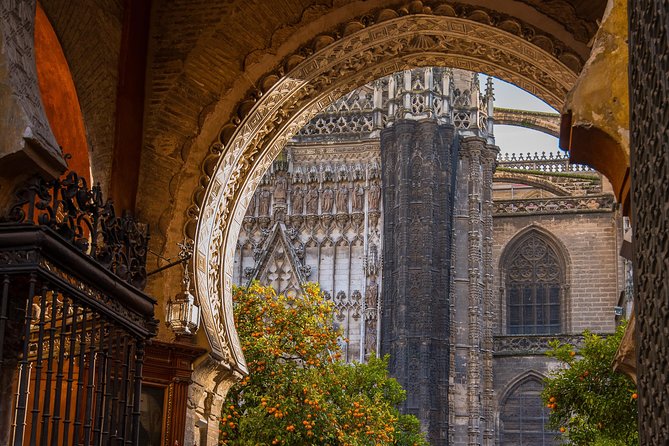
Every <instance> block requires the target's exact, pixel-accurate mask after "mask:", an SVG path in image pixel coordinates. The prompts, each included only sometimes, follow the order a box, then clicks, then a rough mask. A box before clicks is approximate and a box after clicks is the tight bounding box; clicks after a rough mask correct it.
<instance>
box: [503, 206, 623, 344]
mask: <svg viewBox="0 0 669 446" xmlns="http://www.w3.org/2000/svg"><path fill="white" fill-rule="evenodd" d="M621 224H622V219H621V217H620V216H619V215H618V213H617V211H616V212H612V211H605V212H593V213H579V214H572V215H568V214H567V215H565V214H562V215H542V216H537V215H527V216H522V217H521V216H513V217H500V216H498V217H496V218H495V221H494V238H493V239H494V250H493V254H494V257H493V258H494V265H495V284H496V289H497V292H498V295H497V299H496V302H497V305H498V308H497V311H496V314H497V315H498V317H497V318H496V321H495V322H496V324H495V333H496V334H504V333H505V328H504V327H505V325H504V322H505V321H504V314H505V310H504V308H503V305H501V295H500V293H501V292H500V290H499V287H500V286H501V284H502V278H501V277H500V268H499V265H500V257H501V255H502V252H503V250H504V248H505V247H506V246H507V245H508V243H509V241H511V240H512V239H513V238H514V237H515V236H516V235H517V234H518V233H519V231H521V230H522V229H524V228H528V227H530V226H532V225H533V226H535V227H538V228H540V229H543V230H545V231H547V232H548V233H550V234H551V235H552V236H553V237H555V239H556V240H557V241H558V242H559V243H560V244H561V245H562V246H563V247H564V249H565V250H566V255H567V259H568V265H567V281H568V283H567V285H568V290H567V292H566V294H567V309H568V311H567V314H566V316H567V318H566V319H567V320H566V326H564V327H565V328H566V332H567V333H580V332H582V331H583V330H585V329H589V330H592V331H595V332H612V331H613V330H614V328H615V318H614V313H613V307H614V306H616V305H617V303H618V298H619V295H620V292H621V291H622V290H623V289H624V283H623V279H624V274H623V270H622V268H623V261H622V259H621V258H620V256H619V255H618V253H619V250H620V243H621V238H622V228H621Z"/></svg>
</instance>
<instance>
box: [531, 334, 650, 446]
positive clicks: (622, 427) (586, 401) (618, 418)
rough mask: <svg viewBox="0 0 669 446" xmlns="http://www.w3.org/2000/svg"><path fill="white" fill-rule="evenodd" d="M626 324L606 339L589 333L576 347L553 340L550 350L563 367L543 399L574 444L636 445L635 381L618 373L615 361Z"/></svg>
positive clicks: (558, 426) (553, 423)
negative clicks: (614, 368) (577, 349)
mask: <svg viewBox="0 0 669 446" xmlns="http://www.w3.org/2000/svg"><path fill="white" fill-rule="evenodd" d="M624 330H625V326H624V324H623V325H621V326H619V327H618V328H617V330H616V332H615V334H612V335H610V336H607V337H601V336H598V335H595V334H592V333H589V332H587V331H586V332H585V333H584V344H583V348H582V349H581V350H580V351H578V352H577V351H576V349H575V348H574V346H572V345H570V344H561V343H560V342H559V341H554V342H553V343H551V348H552V350H550V351H549V352H548V353H547V354H548V355H549V356H552V357H555V358H557V359H558V360H559V361H560V362H561V365H562V367H561V368H560V369H558V370H557V371H555V372H553V373H552V374H551V376H550V377H549V378H547V379H546V387H545V388H544V391H543V393H542V399H543V401H544V403H545V404H546V405H547V407H548V408H549V409H551V414H550V425H551V427H552V428H554V429H556V430H559V431H560V432H562V433H563V435H564V437H565V438H566V439H567V440H568V442H569V444H574V445H590V446H592V445H596V446H626V445H637V444H638V442H639V440H638V428H637V404H636V398H637V394H636V393H635V387H634V383H633V382H632V381H631V380H630V379H629V378H628V377H626V376H624V375H622V374H620V373H616V372H614V371H613V368H612V367H613V366H612V364H613V359H614V357H615V354H616V351H617V350H618V346H619V345H620V341H621V339H622V336H623V333H624Z"/></svg>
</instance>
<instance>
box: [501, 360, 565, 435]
mask: <svg viewBox="0 0 669 446" xmlns="http://www.w3.org/2000/svg"><path fill="white" fill-rule="evenodd" d="M545 378H546V376H545V375H543V374H542V373H539V372H537V371H535V370H528V371H525V372H523V373H521V374H520V375H518V376H516V377H515V378H513V379H512V380H511V382H510V383H509V384H508V385H507V386H506V388H505V389H504V391H503V392H502V394H500V396H499V398H498V399H497V407H496V408H495V414H496V416H495V424H496V426H495V427H496V429H495V431H496V432H497V435H498V439H497V444H510V441H509V440H510V439H509V438H505V437H504V435H505V428H508V426H505V425H504V424H505V423H504V422H505V420H504V418H505V416H506V417H507V418H509V414H505V410H506V409H507V404H509V405H510V404H514V406H515V405H517V404H518V402H517V401H515V399H518V398H519V397H522V395H518V393H519V391H522V388H523V387H527V386H528V385H531V386H532V389H531V390H532V391H533V396H534V393H536V392H537V390H538V388H543V381H544V379H545ZM536 396H537V397H538V395H536ZM529 403H530V404H529V405H533V406H534V407H523V408H522V409H521V410H520V411H519V412H520V413H519V414H516V413H514V414H513V415H516V416H514V417H511V418H512V421H513V422H517V423H518V424H519V425H521V426H522V422H523V420H522V419H521V420H518V419H517V418H520V417H522V413H523V412H528V411H529V412H532V415H534V416H537V413H536V412H537V411H540V412H541V413H542V415H543V416H544V417H545V420H547V417H548V413H547V411H546V410H545V408H544V406H543V403H542V402H541V400H540V399H539V400H538V401H537V398H531V401H529ZM529 405H528V406H529ZM513 409H516V411H518V408H516V407H514V408H513ZM528 409H529V410H528ZM509 412H511V410H510V411H509ZM517 415H520V417H519V416H517ZM543 424H544V426H546V422H545V421H544V423H543ZM546 436H548V437H551V436H552V434H551V433H547V434H546ZM512 444H516V443H512ZM522 444H544V443H543V442H539V443H537V442H531V441H530V442H523V443H522Z"/></svg>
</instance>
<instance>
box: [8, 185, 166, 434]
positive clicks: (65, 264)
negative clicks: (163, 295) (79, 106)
mask: <svg viewBox="0 0 669 446" xmlns="http://www.w3.org/2000/svg"><path fill="white" fill-rule="evenodd" d="M17 197H18V198H19V199H18V200H17V204H16V206H14V208H13V209H12V211H11V212H10V214H9V217H8V218H6V219H5V222H4V223H2V224H0V293H1V301H0V373H1V375H0V385H2V388H3V390H4V391H5V392H6V393H4V395H7V397H6V398H3V399H1V400H0V444H11V445H14V446H19V445H31V446H32V445H53V446H55V445H90V444H96V445H98V444H104V445H111V444H114V445H136V444H138V433H139V414H140V393H141V385H142V365H143V358H144V347H145V343H146V341H147V340H148V339H149V338H150V337H151V336H153V335H154V333H155V330H156V321H155V320H154V318H153V306H154V304H155V301H154V300H153V299H151V298H150V297H149V296H147V295H146V294H144V293H143V292H142V291H140V290H139V289H138V288H137V286H143V284H144V282H145V279H146V271H145V260H146V259H145V255H146V243H147V240H148V237H147V236H146V230H145V228H143V227H142V226H141V225H139V224H138V223H136V222H135V221H134V220H132V219H131V218H129V217H122V218H119V217H116V216H115V214H114V212H113V206H112V205H111V202H107V203H103V202H102V195H101V193H100V191H99V188H93V189H91V190H89V189H88V188H87V185H86V182H85V181H84V180H83V179H81V178H79V177H78V176H77V175H76V174H74V173H70V174H68V175H67V176H66V177H65V178H64V179H63V180H55V181H48V182H47V181H44V180H41V179H35V180H34V181H32V182H31V183H30V184H29V185H28V186H27V187H25V188H23V189H22V190H20V191H19V193H18V194H17ZM10 389H11V394H12V395H13V397H12V398H10V397H9V392H7V391H8V390H10Z"/></svg>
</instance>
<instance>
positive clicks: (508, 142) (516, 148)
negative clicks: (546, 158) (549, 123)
mask: <svg viewBox="0 0 669 446" xmlns="http://www.w3.org/2000/svg"><path fill="white" fill-rule="evenodd" d="M486 79H487V76H486V75H483V74H482V75H480V76H479V80H480V82H481V91H484V90H485V82H486ZM493 87H494V91H495V107H504V108H515V109H520V110H532V111H541V112H551V113H557V110H555V109H554V108H552V107H551V106H550V105H548V104H546V103H545V102H544V101H542V100H541V99H539V98H537V97H536V96H533V95H531V94H530V93H528V92H526V91H525V90H522V89H520V88H518V87H516V86H515V85H513V84H509V83H508V82H504V81H502V80H500V79H496V78H493ZM495 143H496V144H497V145H498V146H499V148H500V151H501V153H508V154H511V153H516V154H518V153H534V152H538V153H541V152H546V153H548V152H553V153H555V152H557V151H558V150H559V149H558V139H557V138H555V137H553V136H550V135H547V134H545V133H542V132H538V131H536V130H530V129H526V128H523V127H516V126H510V125H495Z"/></svg>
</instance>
